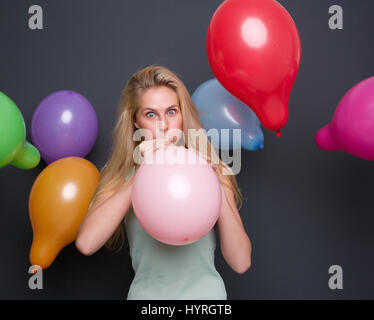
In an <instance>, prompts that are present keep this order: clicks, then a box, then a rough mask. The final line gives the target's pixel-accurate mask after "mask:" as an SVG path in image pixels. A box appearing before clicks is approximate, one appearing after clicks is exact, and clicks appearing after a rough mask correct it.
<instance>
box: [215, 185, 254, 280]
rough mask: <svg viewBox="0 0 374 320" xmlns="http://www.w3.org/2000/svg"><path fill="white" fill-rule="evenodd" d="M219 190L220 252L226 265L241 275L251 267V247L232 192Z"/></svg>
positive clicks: (225, 189) (223, 189) (224, 189)
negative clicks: (220, 191)
mask: <svg viewBox="0 0 374 320" xmlns="http://www.w3.org/2000/svg"><path fill="white" fill-rule="evenodd" d="M221 189H222V206H221V214H220V216H219V218H218V230H219V236H220V244H221V251H222V255H223V257H224V258H225V260H226V262H227V264H228V265H229V266H230V267H231V268H232V269H233V270H234V271H235V272H237V273H240V274H242V273H244V272H246V271H247V270H248V269H249V268H250V266H251V254H252V245H251V241H250V239H249V237H248V235H247V233H246V232H245V229H244V226H243V223H242V220H241V218H240V215H239V212H238V210H237V208H236V203H235V199H234V194H233V192H232V191H231V189H230V188H228V187H225V186H221Z"/></svg>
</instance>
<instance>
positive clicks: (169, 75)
mask: <svg viewBox="0 0 374 320" xmlns="http://www.w3.org/2000/svg"><path fill="white" fill-rule="evenodd" d="M157 86H166V87H169V88H171V89H173V90H174V91H175V93H176V94H177V96H178V99H179V103H180V108H181V113H182V117H183V133H184V136H185V137H186V141H185V146H186V147H188V148H190V147H192V148H194V149H195V150H196V151H198V152H200V153H201V154H204V155H205V158H206V159H207V160H208V162H210V163H211V164H212V167H213V168H214V170H215V171H216V174H217V177H218V179H219V180H220V182H221V183H222V184H224V185H226V186H227V187H229V188H230V189H231V190H232V191H233V193H234V197H235V202H236V204H237V205H239V209H240V208H241V206H242V203H243V200H242V199H243V197H242V193H241V191H240V189H239V187H238V184H237V182H236V179H235V176H234V175H233V174H231V175H223V173H222V169H223V168H226V170H231V169H230V168H229V167H228V166H227V164H226V163H224V162H223V161H222V160H220V159H219V158H218V156H217V155H216V153H215V150H214V148H213V147H212V145H211V143H210V142H209V140H208V138H207V136H206V134H203V135H200V136H199V145H198V146H199V147H202V150H199V148H198V146H197V144H196V139H191V137H190V136H189V131H188V130H187V129H197V130H198V129H202V128H203V127H202V125H201V123H200V120H199V116H200V113H199V110H198V109H196V107H195V105H194V103H193V101H192V99H191V96H190V95H189V93H188V90H187V89H186V87H185V86H184V84H183V82H182V81H181V80H180V78H178V76H177V75H176V74H175V73H173V72H172V71H171V70H169V69H168V68H166V67H163V66H160V65H151V66H148V67H146V68H144V69H141V70H138V71H137V72H135V73H134V74H133V75H132V77H131V78H130V79H129V80H128V82H127V84H126V86H125V88H124V89H123V90H122V92H121V96H120V101H119V104H118V109H117V118H116V123H115V126H114V129H113V132H112V137H113V145H112V150H111V154H110V157H109V160H108V161H107V163H106V164H105V165H104V167H103V168H102V169H101V171H100V180H99V184H98V187H97V189H96V191H95V193H94V195H93V197H92V199H91V203H90V207H91V205H92V203H93V202H94V200H95V198H96V197H97V196H98V195H100V194H102V193H105V192H108V191H112V190H113V191H116V190H117V189H118V188H119V187H120V186H121V185H122V184H123V183H124V182H125V179H126V177H127V176H128V175H129V174H130V173H131V170H132V168H133V166H134V165H135V162H134V159H133V152H134V149H135V148H136V146H137V145H138V144H139V143H140V142H139V141H134V140H133V134H134V132H135V130H136V127H135V126H134V119H135V114H136V111H137V110H138V107H139V104H138V101H139V97H140V96H141V94H142V93H143V92H144V91H145V90H147V89H148V88H153V87H157ZM199 131H201V130H199ZM201 140H203V142H204V143H201ZM211 155H213V157H214V158H215V161H211ZM123 244H124V231H123V226H122V223H120V225H119V226H118V227H117V229H116V230H115V232H114V233H113V235H112V236H111V237H110V238H109V239H108V241H107V242H106V243H105V247H106V248H107V249H110V250H115V249H117V251H119V250H120V249H121V248H122V246H123Z"/></svg>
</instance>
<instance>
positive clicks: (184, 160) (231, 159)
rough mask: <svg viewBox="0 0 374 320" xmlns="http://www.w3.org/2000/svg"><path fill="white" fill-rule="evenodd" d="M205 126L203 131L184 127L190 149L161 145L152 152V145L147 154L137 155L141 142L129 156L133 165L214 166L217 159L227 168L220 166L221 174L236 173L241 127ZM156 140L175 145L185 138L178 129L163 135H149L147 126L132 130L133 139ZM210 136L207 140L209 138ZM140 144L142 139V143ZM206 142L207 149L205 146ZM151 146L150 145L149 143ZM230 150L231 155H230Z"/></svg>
mask: <svg viewBox="0 0 374 320" xmlns="http://www.w3.org/2000/svg"><path fill="white" fill-rule="evenodd" d="M230 131H231V130H229V129H215V128H212V129H209V130H208V131H206V130H205V129H203V128H200V129H188V130H187V135H188V144H187V145H188V149H192V150H193V151H194V152H186V149H185V148H179V149H173V148H167V147H166V148H165V150H164V152H161V153H156V155H155V156H149V155H151V154H152V155H153V152H152V151H153V148H151V149H150V150H151V151H150V152H149V153H148V154H145V155H142V154H141V144H139V145H138V146H136V147H135V149H134V153H133V159H134V162H135V163H136V164H139V165H140V164H143V163H146V164H153V163H156V164H162V163H165V162H166V163H168V164H175V163H178V164H196V163H206V162H207V161H208V162H209V163H210V164H211V165H212V166H213V167H215V166H218V165H219V162H220V160H221V161H222V162H224V163H225V164H226V165H227V166H228V167H229V168H230V169H227V168H226V167H223V168H222V173H223V174H224V175H232V174H234V175H236V174H238V173H239V172H240V169H241V129H232V132H230ZM230 135H232V140H233V143H232V146H231V147H232V148H230ZM143 138H144V139H145V140H152V141H153V142H154V143H155V144H156V141H161V140H169V141H170V142H171V143H172V144H174V145H175V146H185V145H186V137H185V134H184V132H183V131H182V130H180V129H171V130H169V131H168V132H167V133H166V134H164V133H163V132H162V131H157V132H156V138H155V139H154V138H153V136H152V132H151V131H150V130H148V129H138V130H136V131H135V132H134V135H133V141H141V140H142V139H143ZM208 138H210V141H209V139H208ZM142 143H144V141H143V142H142ZM209 145H210V146H211V148H209ZM153 146H154V145H153ZM214 146H219V148H220V150H221V159H220V158H219V157H218V154H217V153H218V151H219V150H218V149H217V150H216V148H215V147H214ZM230 153H232V155H230Z"/></svg>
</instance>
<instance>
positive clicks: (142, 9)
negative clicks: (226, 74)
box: [0, 0, 374, 299]
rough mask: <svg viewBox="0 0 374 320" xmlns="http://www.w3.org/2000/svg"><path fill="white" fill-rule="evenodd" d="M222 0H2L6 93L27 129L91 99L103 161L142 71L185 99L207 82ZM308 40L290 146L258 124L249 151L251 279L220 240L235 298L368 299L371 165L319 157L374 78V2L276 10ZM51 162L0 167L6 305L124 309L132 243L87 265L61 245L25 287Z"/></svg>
mask: <svg viewBox="0 0 374 320" xmlns="http://www.w3.org/2000/svg"><path fill="white" fill-rule="evenodd" d="M221 2H222V1H221V0H204V1H201V0H189V1H185V0H126V1H125V0H116V1H115V0H111V1H104V0H100V1H99V0H89V1H88V0H79V1H77V0H64V1H42V0H38V1H20V0H18V1H11V0H2V1H1V2H0V41H1V42H0V90H1V91H3V92H4V93H6V94H7V95H8V96H9V97H11V98H12V99H13V100H14V101H15V102H16V104H17V105H18V106H19V108H20V110H21V111H22V113H23V116H24V119H25V123H26V126H27V138H28V139H29V140H30V122H31V118H32V114H33V112H34V110H35V108H36V107H37V105H38V103H39V102H40V101H41V100H42V99H43V98H44V97H45V96H47V95H48V94H50V93H52V92H54V91H57V90H63V89H71V90H75V91H78V92H80V93H81V94H83V95H85V96H86V97H87V98H88V99H89V100H90V101H91V103H92V104H93V106H94V108H95V110H96V112H97V115H98V119H99V135H98V139H97V142H96V144H95V146H94V148H93V150H92V152H91V153H90V154H89V155H88V156H87V159H89V160H90V161H92V162H93V163H94V164H95V165H96V166H97V167H98V168H101V167H102V165H103V164H104V163H105V161H106V159H107V156H108V152H109V147H110V143H111V130H112V128H113V124H114V120H115V109H116V106H117V101H118V98H119V94H120V91H121V89H122V88H123V87H124V85H125V83H126V81H127V80H128V78H129V77H130V75H131V74H132V73H133V72H134V71H135V70H136V69H138V68H140V67H145V66H147V65H149V64H153V63H160V64H163V65H165V66H167V67H169V68H171V69H172V70H173V71H175V72H176V73H177V74H178V75H179V76H180V77H181V79H182V81H184V83H185V84H186V86H187V88H188V90H189V91H190V94H192V93H193V91H194V90H195V89H196V88H197V87H198V86H199V85H200V84H201V83H202V82H204V81H206V80H208V79H211V78H212V77H213V73H212V71H211V69H210V67H209V64H208V60H207V58H206V52H205V36H206V30H207V27H208V24H209V21H210V18H211V16H212V14H213V13H214V11H215V9H216V8H217V7H218V6H219V4H220V3H221ZM280 3H281V4H282V5H283V6H285V7H286V8H287V10H288V11H289V12H290V14H291V15H292V16H293V18H294V20H295V22H296V24H297V26H298V29H299V32H300V38H301V42H302V61H301V66H300V72H299V74H298V77H297V80H296V83H295V86H294V89H293V91H292V94H291V100H290V117H289V121H288V123H287V125H286V126H285V127H284V128H283V130H282V137H281V138H276V137H275V135H274V132H272V131H269V130H267V129H265V128H263V131H264V135H265V147H264V149H263V150H261V151H258V152H249V151H244V150H243V153H242V170H241V172H240V174H239V175H238V176H237V179H238V183H239V185H240V187H241V189H242V191H243V194H244V196H245V198H246V201H245V203H244V206H243V208H242V210H241V216H242V218H243V222H244V225H245V228H246V231H247V233H248V235H249V236H250V238H251V240H252V245H253V259H252V260H253V261H252V267H251V269H250V270H249V271H248V272H246V273H245V274H243V275H239V274H236V273H235V272H234V271H232V270H231V269H230V267H229V266H228V265H227V264H226V262H225V260H224V259H223V257H222V254H221V251H220V248H219V243H218V241H217V250H216V267H217V270H218V271H219V272H220V273H221V275H222V277H223V279H224V281H225V284H226V288H227V293H228V299H349V298H351V299H359V298H361V299H367V298H373V297H374V292H373V290H372V289H373V287H374V276H373V271H372V270H374V258H373V249H374V233H373V231H372V230H373V227H374V213H373V209H372V208H373V204H372V201H373V190H374V165H373V163H371V162H369V161H366V160H362V159H359V158H355V157H353V156H351V155H349V154H346V153H344V152H325V151H322V150H320V149H318V147H317V146H316V145H315V143H314V135H315V133H316V132H317V130H318V129H319V128H320V127H322V126H323V125H325V124H327V123H328V122H329V121H330V120H331V117H332V115H333V112H334V110H335V108H336V106H337V104H338V102H339V100H340V99H341V97H342V96H343V95H344V93H345V92H346V91H347V90H348V89H349V88H351V87H352V86H353V85H354V84H356V83H357V82H359V81H361V80H363V79H365V78H367V77H369V76H372V75H373V68H374V61H373V57H374V42H373V38H372V35H373V29H374V20H373V19H372V15H373V12H374V3H373V1H370V0H360V1H352V0H350V1H349V0H346V1H342V0H341V1H339V0H335V1H329V0H318V1H316V0H313V1H312V0H303V1H300V0H282V1H280ZM32 4H39V5H41V6H42V7H43V10H44V27H45V29H44V30H41V31H37V30H35V31H33V30H30V29H29V28H28V18H29V14H28V8H29V6H31V5H32ZM333 4H339V5H341V6H342V7H343V9H344V30H336V31H333V30H330V29H329V28H328V19H329V14H328V8H329V6H330V5H333ZM44 168H45V163H44V162H43V161H42V162H41V163H40V164H39V165H38V167H36V168H34V169H32V170H29V171H25V170H20V169H16V168H14V167H11V166H8V167H6V168H3V169H0V252H1V258H0V270H1V272H0V298H3V299H125V298H126V296H127V292H128V288H129V285H130V283H131V280H132V278H133V276H134V273H133V270H132V267H131V260H130V257H129V254H128V247H127V242H126V246H125V248H124V249H123V250H122V252H121V253H119V254H116V253H112V252H109V251H107V250H106V249H105V248H102V249H100V250H99V251H98V252H97V253H96V254H94V255H93V256H89V257H86V256H83V255H82V254H80V253H79V252H78V251H77V250H76V248H75V246H74V244H70V245H69V246H67V247H65V248H64V249H63V250H62V251H61V252H60V254H59V255H58V256H57V258H56V260H55V261H54V263H53V264H52V266H51V267H50V268H48V269H47V270H45V271H44V282H43V285H44V289H43V290H30V289H29V288H28V279H29V277H30V276H31V275H30V274H28V268H29V266H30V262H29V260H28V254H29V249H30V246H31V242H32V229H31V225H30V222H29V218H28V196H29V192H30V190H31V187H32V184H33V182H34V180H35V179H36V177H37V176H38V174H39V173H40V172H41V170H42V169H44ZM334 264H338V265H341V266H342V268H343V270H344V289H343V290H335V291H333V290H330V289H329V287H328V279H329V274H328V269H329V266H331V265H334Z"/></svg>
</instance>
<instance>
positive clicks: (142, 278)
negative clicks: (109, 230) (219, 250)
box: [124, 168, 227, 300]
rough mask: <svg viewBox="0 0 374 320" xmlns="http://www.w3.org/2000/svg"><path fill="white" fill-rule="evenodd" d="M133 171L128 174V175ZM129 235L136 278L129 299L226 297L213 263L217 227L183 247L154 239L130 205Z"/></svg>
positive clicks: (127, 228) (127, 225)
mask: <svg viewBox="0 0 374 320" xmlns="http://www.w3.org/2000/svg"><path fill="white" fill-rule="evenodd" d="M133 173H134V168H133V170H132V172H131V173H130V174H129V175H128V177H126V178H129V177H130V176H131V175H132V174H133ZM124 221H125V227H126V234H127V239H128V243H129V248H130V256H131V259H132V267H133V269H134V272H135V277H134V279H133V281H132V283H131V285H130V289H129V292H128V295H127V300H203V299H206V300H226V299H227V294H226V288H225V284H224V282H223V279H222V277H221V276H220V274H219V273H218V271H217V270H216V268H215V265H214V252H215V249H216V235H215V232H216V230H215V228H216V227H214V228H212V229H211V230H210V231H209V232H208V234H206V235H205V236H204V237H202V238H201V239H200V240H198V241H196V242H193V243H190V244H187V245H182V246H174V245H168V244H165V243H163V242H160V241H158V240H156V239H154V238H152V237H151V236H150V235H149V234H148V233H147V232H146V231H145V230H144V228H143V227H142V225H141V224H140V223H139V221H138V219H137V218H136V215H135V213H134V211H133V209H132V207H130V209H129V211H128V212H127V214H126V216H125V219H124Z"/></svg>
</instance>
